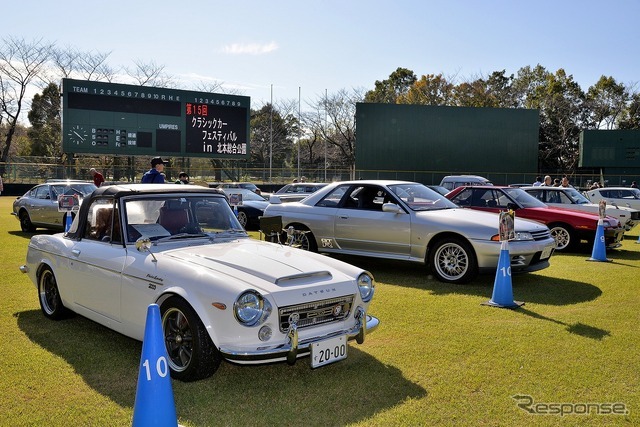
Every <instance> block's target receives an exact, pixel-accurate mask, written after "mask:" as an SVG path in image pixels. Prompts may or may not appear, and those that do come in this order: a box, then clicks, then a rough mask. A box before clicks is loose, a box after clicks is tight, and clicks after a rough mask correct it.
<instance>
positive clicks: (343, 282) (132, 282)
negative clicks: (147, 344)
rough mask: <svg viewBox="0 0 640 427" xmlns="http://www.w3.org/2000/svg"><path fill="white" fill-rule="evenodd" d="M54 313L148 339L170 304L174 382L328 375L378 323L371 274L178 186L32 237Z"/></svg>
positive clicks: (134, 192)
mask: <svg viewBox="0 0 640 427" xmlns="http://www.w3.org/2000/svg"><path fill="white" fill-rule="evenodd" d="M20 269H21V271H22V272H24V273H26V274H27V275H28V276H29V278H30V279H31V280H32V281H33V283H34V284H35V285H36V287H37V290H38V297H39V300H40V306H41V308H42V312H43V313H44V315H45V316H46V317H48V318H50V319H54V320H58V319H62V318H64V317H66V316H67V315H68V314H70V313H71V312H75V313H77V314H80V315H82V316H85V317H87V318H89V319H91V320H93V321H95V322H98V323H100V324H102V325H104V326H106V327H108V328H110V329H113V330H115V331H117V332H120V333H122V334H124V335H127V336H130V337H132V338H135V339H138V340H142V339H143V336H144V327H145V321H146V312H147V308H148V306H149V305H150V304H158V305H159V306H160V311H161V314H162V328H163V333H164V336H165V344H166V348H167V353H168V355H169V365H170V368H171V375H172V377H174V378H176V379H180V380H183V381H193V380H198V379H201V378H205V377H208V376H210V375H212V374H213V373H214V372H215V371H216V369H217V368H218V366H219V365H220V363H221V361H222V360H223V359H226V360H229V361H232V362H236V363H246V364H254V363H262V362H275V361H285V360H286V361H287V362H288V363H290V364H293V363H294V362H295V361H296V359H297V358H299V357H302V356H306V355H309V354H310V355H311V359H310V360H311V366H312V367H318V366H322V365H325V364H327V363H332V362H335V361H338V360H341V359H344V358H345V357H347V349H348V345H347V342H348V341H349V340H352V339H355V340H356V341H357V342H358V343H362V342H363V341H364V338H365V335H366V333H368V332H370V331H372V330H374V329H375V328H376V327H377V326H378V323H379V322H378V319H376V318H375V317H373V316H370V315H368V314H367V310H368V307H369V303H370V301H371V299H372V297H373V294H374V280H373V277H372V275H371V274H370V273H368V272H367V271H364V270H362V269H359V268H357V267H354V266H352V265H349V264H346V263H344V262H340V261H338V260H335V259H332V258H328V257H324V256H321V255H317V254H313V253H309V252H307V251H303V250H300V249H296V248H292V247H289V246H286V245H280V244H276V243H268V242H263V241H258V240H255V239H250V238H249V236H248V235H247V233H246V232H245V231H244V229H242V227H241V226H240V224H239V223H238V220H237V219H236V217H235V215H234V213H233V211H232V210H231V208H230V207H229V204H228V202H227V199H226V198H225V196H224V195H223V194H222V193H220V192H219V191H218V190H215V189H207V188H202V187H196V186H180V185H173V184H137V185H123V186H118V185H114V186H108V187H100V188H98V189H97V190H96V191H94V192H93V193H92V194H91V195H90V196H88V197H87V198H85V200H84V203H83V204H82V206H81V208H80V211H79V213H78V215H77V216H76V219H75V220H74V222H73V225H72V226H71V229H70V230H69V232H67V233H59V234H54V235H49V234H42V235H35V236H33V237H32V238H31V241H30V243H29V248H28V252H27V260H26V264H25V265H23V266H21V267H20Z"/></svg>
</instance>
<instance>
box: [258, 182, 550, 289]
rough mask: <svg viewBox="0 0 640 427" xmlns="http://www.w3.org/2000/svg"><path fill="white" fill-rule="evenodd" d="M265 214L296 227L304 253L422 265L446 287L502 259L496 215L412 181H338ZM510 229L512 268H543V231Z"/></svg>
mask: <svg viewBox="0 0 640 427" xmlns="http://www.w3.org/2000/svg"><path fill="white" fill-rule="evenodd" d="M264 214H265V216H281V217H282V223H283V225H284V227H285V229H288V228H289V227H293V228H294V229H295V230H297V231H298V232H297V233H296V238H297V239H298V242H297V245H298V246H300V247H301V248H303V249H307V250H311V251H319V252H328V253H340V254H349V255H364V256H370V257H377V258H387V259H398V260H407V261H413V262H418V263H422V264H427V265H429V266H430V268H431V270H432V271H433V274H434V275H435V276H436V277H437V278H438V279H439V280H441V281H444V282H451V283H465V282H469V281H471V280H472V279H473V278H474V277H475V276H476V275H477V274H478V273H480V272H489V271H495V269H496V267H497V264H498V258H499V256H500V246H501V244H500V241H499V234H498V233H499V231H498V215H497V214H494V213H486V212H477V211H472V210H467V209H461V208H459V207H458V206H456V205H455V204H453V203H452V202H450V201H449V200H447V199H446V198H445V197H444V196H442V195H440V194H438V193H436V192H435V191H433V190H431V189H429V188H427V187H426V186H424V185H422V184H419V183H415V182H405V181H378V180H371V181H350V182H337V183H333V184H329V185H327V186H326V187H324V188H322V189H320V190H318V191H317V192H315V193H314V194H312V195H310V196H309V197H307V198H306V199H304V200H303V201H301V202H292V203H285V204H273V203H272V204H270V205H269V206H267V208H266V209H265V212H264ZM515 232H516V233H515V234H516V238H515V240H513V241H511V242H510V251H509V254H510V256H511V269H512V271H514V272H515V271H522V272H524V271H536V270H540V269H543V268H546V267H548V266H549V258H550V257H551V255H552V253H553V252H554V249H555V241H554V239H553V238H552V237H551V233H550V232H549V228H547V227H546V226H545V225H543V224H540V223H537V222H533V221H528V220H523V219H519V218H517V219H516V222H515Z"/></svg>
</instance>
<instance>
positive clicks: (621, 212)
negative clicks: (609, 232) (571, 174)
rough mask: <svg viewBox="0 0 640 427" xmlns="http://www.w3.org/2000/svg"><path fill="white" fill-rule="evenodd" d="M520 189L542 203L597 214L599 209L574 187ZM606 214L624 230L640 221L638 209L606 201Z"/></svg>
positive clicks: (629, 228) (596, 204)
mask: <svg viewBox="0 0 640 427" xmlns="http://www.w3.org/2000/svg"><path fill="white" fill-rule="evenodd" d="M522 189H523V190H524V191H526V192H527V193H529V194H531V195H532V196H533V197H535V198H536V199H538V200H540V201H541V202H542V203H544V204H546V205H548V206H551V207H554V208H565V209H574V210H576V211H582V212H591V213H594V214H597V213H598V212H599V209H600V207H599V205H598V203H593V202H591V201H590V200H589V199H587V198H586V197H585V196H584V195H583V194H582V193H580V192H579V191H578V190H576V189H575V188H571V187H547V186H537V187H523V188H522ZM607 215H609V216H612V217H614V218H617V219H618V221H619V222H620V225H622V226H623V227H624V229H625V230H626V231H629V230H631V229H632V228H633V227H635V226H636V225H637V224H638V222H640V211H639V210H638V209H632V208H629V207H627V206H620V205H615V204H609V203H607Z"/></svg>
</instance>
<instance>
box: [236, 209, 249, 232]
mask: <svg viewBox="0 0 640 427" xmlns="http://www.w3.org/2000/svg"><path fill="white" fill-rule="evenodd" d="M238 221H239V222H240V225H241V226H242V227H243V228H244V229H245V230H246V229H247V224H248V223H249V217H248V216H247V213H246V212H245V211H238Z"/></svg>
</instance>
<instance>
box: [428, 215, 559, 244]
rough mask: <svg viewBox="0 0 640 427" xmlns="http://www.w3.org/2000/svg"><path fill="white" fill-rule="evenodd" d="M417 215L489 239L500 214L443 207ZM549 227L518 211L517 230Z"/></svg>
mask: <svg viewBox="0 0 640 427" xmlns="http://www.w3.org/2000/svg"><path fill="white" fill-rule="evenodd" d="M416 216H417V217H418V218H419V219H421V220H424V221H425V222H438V223H441V224H444V225H446V226H448V227H449V228H450V227H451V225H452V224H455V226H456V229H458V228H460V229H463V230H466V231H467V232H468V233H469V236H470V237H475V238H481V239H488V238H490V237H491V236H493V235H494V234H498V230H499V215H498V214H496V213H492V212H483V211H477V210H473V209H465V208H458V209H441V210H433V211H420V212H416ZM547 230H548V227H547V226H546V225H544V224H540V223H539V222H536V221H530V220H528V219H522V218H518V213H517V211H516V218H515V231H518V232H524V231H527V232H530V233H535V232H544V231H547Z"/></svg>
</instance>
